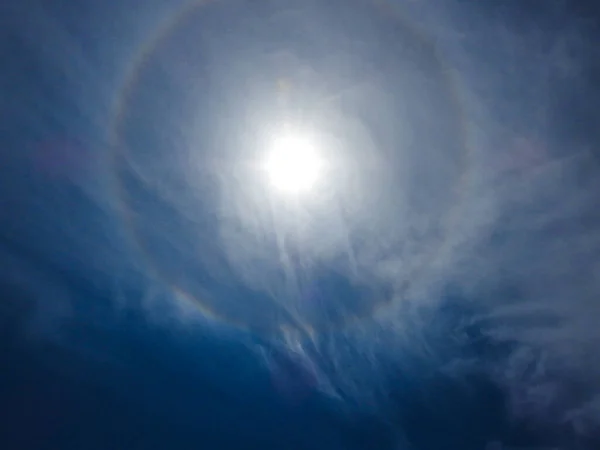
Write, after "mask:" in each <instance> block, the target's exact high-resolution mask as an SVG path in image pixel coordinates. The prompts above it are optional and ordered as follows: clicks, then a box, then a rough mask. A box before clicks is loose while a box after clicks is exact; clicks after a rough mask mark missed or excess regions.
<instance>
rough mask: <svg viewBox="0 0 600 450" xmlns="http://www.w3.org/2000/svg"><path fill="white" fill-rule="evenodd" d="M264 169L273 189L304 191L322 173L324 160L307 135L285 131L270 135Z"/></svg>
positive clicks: (312, 184)
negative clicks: (271, 137) (271, 138)
mask: <svg viewBox="0 0 600 450" xmlns="http://www.w3.org/2000/svg"><path fill="white" fill-rule="evenodd" d="M265 169H266V173H267V176H268V178H269V182H270V184H271V186H272V187H273V188H275V189H276V190H278V191H280V192H283V193H287V194H293V195H296V194H304V193H306V192H308V191H310V190H311V189H312V188H313V187H314V185H315V184H316V183H317V181H318V180H319V177H320V176H321V175H322V169H323V160H322V157H321V155H320V154H319V151H318V149H317V148H316V146H315V143H314V142H313V141H312V140H311V139H310V138H309V137H308V136H305V135H302V134H300V133H294V132H290V131H286V132H283V133H282V134H279V135H275V136H274V137H273V140H272V141H271V145H270V148H269V149H268V153H267V157H266V162H265Z"/></svg>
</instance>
